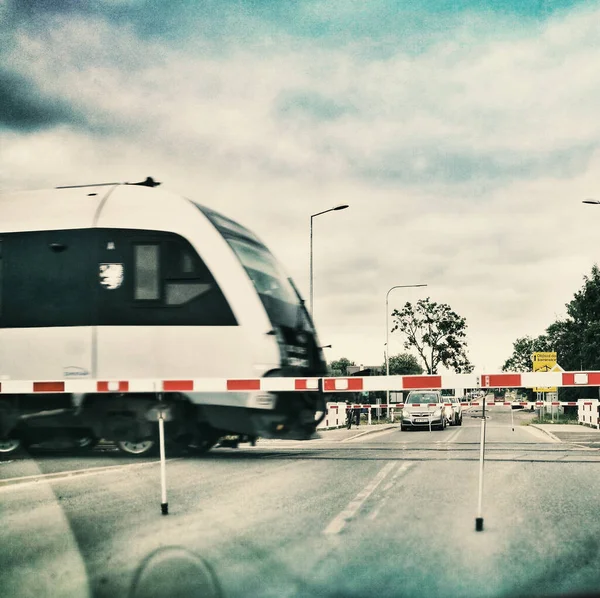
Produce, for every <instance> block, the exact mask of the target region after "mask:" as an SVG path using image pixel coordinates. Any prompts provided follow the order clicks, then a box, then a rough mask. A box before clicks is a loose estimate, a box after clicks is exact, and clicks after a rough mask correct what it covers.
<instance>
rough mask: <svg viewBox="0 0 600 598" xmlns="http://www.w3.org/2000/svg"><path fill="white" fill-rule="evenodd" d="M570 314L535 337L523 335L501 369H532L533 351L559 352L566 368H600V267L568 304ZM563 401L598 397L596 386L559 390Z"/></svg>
mask: <svg viewBox="0 0 600 598" xmlns="http://www.w3.org/2000/svg"><path fill="white" fill-rule="evenodd" d="M566 308H567V316H566V317H565V318H564V319H561V320H557V321H555V322H553V323H552V324H550V325H549V326H548V328H546V333H545V334H542V335H540V336H538V337H537V338H535V339H531V338H529V337H522V338H519V339H517V340H516V341H515V342H514V343H513V354H512V355H511V357H509V358H508V359H507V360H506V362H505V363H504V366H503V368H502V369H504V370H514V371H531V353H532V352H534V351H556V353H557V361H558V363H559V364H560V365H561V366H562V367H563V368H564V369H565V370H567V371H573V370H584V371H585V370H598V369H600V270H599V269H598V266H597V265H594V266H593V267H592V271H591V273H590V275H589V276H584V277H583V286H582V288H581V289H579V290H578V291H577V292H576V293H575V294H574V296H573V299H572V300H571V301H570V302H569V303H567V305H566ZM559 392H560V398H561V400H573V399H576V398H585V397H592V396H593V397H597V396H598V391H597V390H596V389H595V388H586V387H581V388H576V389H566V388H562V389H559Z"/></svg>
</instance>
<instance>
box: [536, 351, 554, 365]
mask: <svg viewBox="0 0 600 598" xmlns="http://www.w3.org/2000/svg"><path fill="white" fill-rule="evenodd" d="M531 361H533V362H534V363H535V362H536V361H551V362H552V363H553V364H555V363H556V351H536V352H535V353H532V355H531Z"/></svg>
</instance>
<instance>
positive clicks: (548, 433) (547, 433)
mask: <svg viewBox="0 0 600 598" xmlns="http://www.w3.org/2000/svg"><path fill="white" fill-rule="evenodd" d="M529 426H530V427H531V428H535V429H536V430H539V431H540V432H543V433H544V434H546V435H547V436H550V438H552V440H554V442H562V440H561V439H560V438H559V437H558V436H555V435H554V434H552V432H549V431H548V430H544V428H540V426H538V425H537V424H529Z"/></svg>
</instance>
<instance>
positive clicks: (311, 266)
mask: <svg viewBox="0 0 600 598" xmlns="http://www.w3.org/2000/svg"><path fill="white" fill-rule="evenodd" d="M348 207H350V206H348V204H342V205H339V206H335V208H329V209H328V210H323V211H322V212H317V213H316V214H311V215H310V317H311V318H312V317H313V218H316V217H317V216H320V215H321V214H327V212H336V211H338V210H345V209H346V208H348Z"/></svg>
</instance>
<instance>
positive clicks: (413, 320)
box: [391, 297, 473, 374]
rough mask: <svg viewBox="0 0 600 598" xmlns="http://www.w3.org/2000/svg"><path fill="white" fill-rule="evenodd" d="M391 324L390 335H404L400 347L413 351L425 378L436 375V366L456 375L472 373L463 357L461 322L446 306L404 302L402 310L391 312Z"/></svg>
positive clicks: (464, 344)
mask: <svg viewBox="0 0 600 598" xmlns="http://www.w3.org/2000/svg"><path fill="white" fill-rule="evenodd" d="M392 317H393V318H395V324H394V327H393V328H392V330H391V332H395V331H396V330H399V331H400V332H401V333H402V334H404V335H405V337H406V339H405V341H404V347H405V348H406V349H415V350H416V351H417V353H418V354H419V357H420V358H421V361H422V362H423V365H424V366H425V370H426V371H427V373H428V374H436V373H437V369H438V367H439V366H440V365H442V366H444V367H446V368H448V369H451V370H454V371H455V372H457V373H468V372H472V371H473V366H472V365H471V363H470V362H469V359H468V357H467V341H466V329H467V322H466V320H465V318H463V317H462V316H459V315H458V314H457V313H456V312H454V311H453V310H452V309H451V307H450V306H449V305H448V304H447V303H436V302H435V301H431V299H430V298H429V297H427V299H419V301H417V303H416V304H415V305H413V304H412V303H409V302H407V303H406V304H405V305H404V307H403V308H402V310H400V311H398V310H397V309H395V310H394V311H393V312H392Z"/></svg>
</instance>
